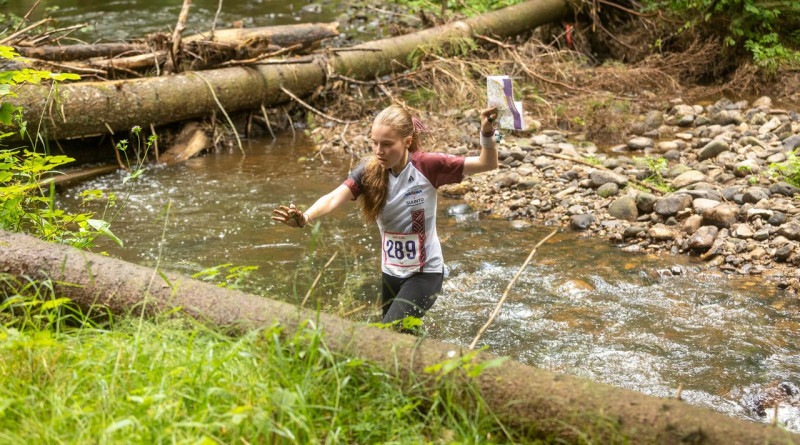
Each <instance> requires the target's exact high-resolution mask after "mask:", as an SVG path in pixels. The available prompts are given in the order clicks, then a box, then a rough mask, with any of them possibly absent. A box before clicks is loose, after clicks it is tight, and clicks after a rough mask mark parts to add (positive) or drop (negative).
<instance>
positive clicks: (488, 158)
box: [464, 107, 497, 176]
mask: <svg viewBox="0 0 800 445" xmlns="http://www.w3.org/2000/svg"><path fill="white" fill-rule="evenodd" d="M495 119H497V107H492V108H487V109H485V110H483V111H481V154H480V155H479V156H468V157H467V158H466V159H464V176H466V175H471V174H474V173H480V172H485V171H489V170H494V169H496V168H497V146H496V145H497V144H496V143H495V141H494V137H493V136H494V125H493V123H494V120H495Z"/></svg>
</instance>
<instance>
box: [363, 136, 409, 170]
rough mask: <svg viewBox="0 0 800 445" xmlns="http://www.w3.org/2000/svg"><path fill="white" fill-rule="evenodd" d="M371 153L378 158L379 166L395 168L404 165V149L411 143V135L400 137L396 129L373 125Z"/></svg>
mask: <svg viewBox="0 0 800 445" xmlns="http://www.w3.org/2000/svg"><path fill="white" fill-rule="evenodd" d="M370 139H371V143H372V153H374V154H375V156H376V157H377V158H378V162H380V164H381V167H383V168H391V169H393V170H395V172H397V170H400V169H402V168H403V167H405V164H406V160H407V156H406V150H407V149H408V147H409V146H410V145H411V137H405V138H404V137H402V136H400V134H398V133H397V131H395V130H393V129H391V128H390V127H387V126H385V125H380V124H378V125H373V126H372V134H371V135H370Z"/></svg>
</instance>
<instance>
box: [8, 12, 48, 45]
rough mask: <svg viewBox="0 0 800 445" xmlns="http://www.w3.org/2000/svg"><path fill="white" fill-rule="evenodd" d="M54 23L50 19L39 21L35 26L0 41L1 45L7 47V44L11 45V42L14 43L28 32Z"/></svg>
mask: <svg viewBox="0 0 800 445" xmlns="http://www.w3.org/2000/svg"><path fill="white" fill-rule="evenodd" d="M52 21H53V19H50V18H47V19H42V20H39V21H38V22H36V23H34V24H33V25H30V26H26V27H25V28H23V29H21V30H19V31H17V32H15V33H12V34H11V35H9V36H8V37H6V38H4V39H2V40H0V45H5V44H6V43H9V42H11V41H13V40H14V39H16V38H17V37H19V36H21V35H23V34H25V33H26V32H28V31H30V30H32V29H34V28H38V27H39V26H42V25H46V24H49V23H50V22H52Z"/></svg>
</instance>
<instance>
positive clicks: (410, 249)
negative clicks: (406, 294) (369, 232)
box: [383, 232, 422, 273]
mask: <svg viewBox="0 0 800 445" xmlns="http://www.w3.org/2000/svg"><path fill="white" fill-rule="evenodd" d="M421 245H422V242H421V239H420V234H418V233H390V232H384V234H383V264H384V266H386V269H388V270H390V271H391V270H394V271H397V272H403V273H405V272H407V271H408V269H409V268H415V267H416V268H421V267H422V256H421V255H420V247H421Z"/></svg>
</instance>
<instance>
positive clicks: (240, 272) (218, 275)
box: [192, 263, 258, 289]
mask: <svg viewBox="0 0 800 445" xmlns="http://www.w3.org/2000/svg"><path fill="white" fill-rule="evenodd" d="M254 270H258V266H234V265H233V264H232V263H225V264H220V265H217V266H213V267H209V268H207V269H203V270H201V271H200V272H197V273H196V274H194V275H192V278H200V279H201V280H203V281H208V282H212V283H214V284H216V285H217V286H219V287H226V288H228V289H239V288H240V287H241V285H242V284H243V283H244V282H245V280H246V279H247V277H248V276H250V274H251V273H252V272H253V271H254Z"/></svg>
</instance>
